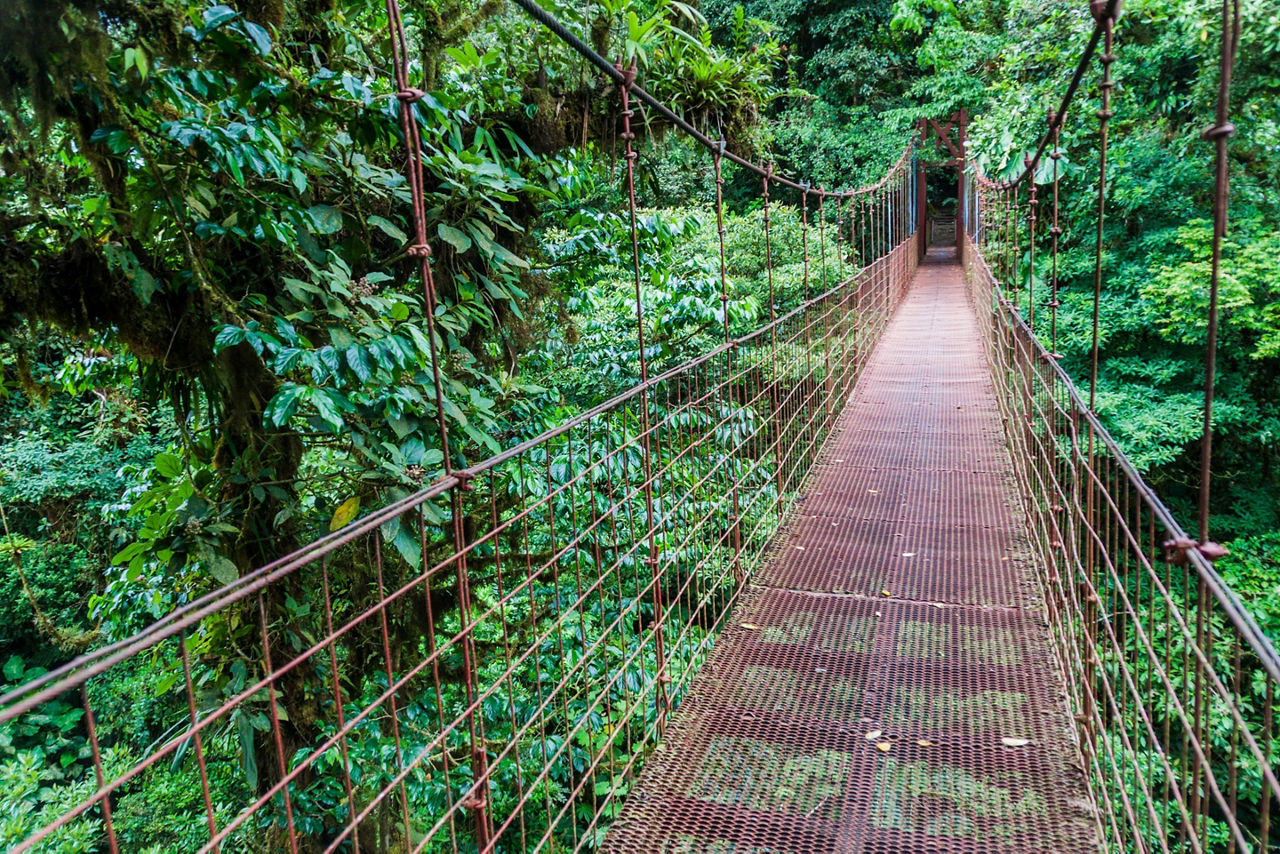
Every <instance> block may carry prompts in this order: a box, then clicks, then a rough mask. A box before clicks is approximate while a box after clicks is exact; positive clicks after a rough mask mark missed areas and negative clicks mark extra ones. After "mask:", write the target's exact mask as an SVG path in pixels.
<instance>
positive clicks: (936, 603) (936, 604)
mask: <svg viewBox="0 0 1280 854" xmlns="http://www.w3.org/2000/svg"><path fill="white" fill-rule="evenodd" d="M933 607H935V608H945V607H947V606H946V605H943V604H942V603H941V602H934V603H933Z"/></svg>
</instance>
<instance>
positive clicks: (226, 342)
mask: <svg viewBox="0 0 1280 854" xmlns="http://www.w3.org/2000/svg"><path fill="white" fill-rule="evenodd" d="M245 335H246V333H245V331H244V330H243V329H241V328H240V327H239V326H224V327H222V328H221V329H219V330H218V334H217V336H215V337H214V339H213V352H215V353H218V352H221V351H222V350H225V349H227V348H228V347H234V346H235V345H237V344H239V343H241V342H242V341H244V339H245Z"/></svg>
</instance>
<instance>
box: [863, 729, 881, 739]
mask: <svg viewBox="0 0 1280 854" xmlns="http://www.w3.org/2000/svg"><path fill="white" fill-rule="evenodd" d="M882 735H884V730H882V729H873V730H871V732H869V733H867V734H866V735H864V736H863V738H865V739H866V740H867V741H875V740H876V739H877V738H879V737H880V736H882Z"/></svg>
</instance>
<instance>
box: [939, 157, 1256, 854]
mask: <svg viewBox="0 0 1280 854" xmlns="http://www.w3.org/2000/svg"><path fill="white" fill-rule="evenodd" d="M968 183H969V184H970V187H969V191H970V193H971V196H972V197H974V198H973V202H975V203H977V204H976V206H977V207H978V208H979V210H980V211H982V212H983V213H981V214H980V215H979V216H975V217H973V219H972V221H971V222H969V223H967V228H966V230H965V231H964V232H963V233H962V235H961V239H962V240H963V241H965V242H966V243H967V244H968V247H969V248H968V249H967V250H966V251H965V253H964V257H965V259H966V262H967V269H968V273H969V277H970V287H971V294H972V297H973V300H974V303H975V306H976V309H977V312H978V318H979V323H980V325H981V327H982V332H983V338H984V342H985V345H986V349H987V354H988V357H989V360H990V363H991V369H992V372H993V376H994V379H995V383H996V389H997V396H998V398H999V400H1000V405H1001V411H1002V415H1003V417H1004V420H1005V426H1006V431H1007V434H1008V439H1009V442H1010V445H1011V449H1012V455H1013V460H1014V468H1015V471H1016V474H1017V479H1018V481H1019V485H1020V487H1021V492H1022V495H1023V498H1024V500H1025V504H1026V507H1027V511H1028V519H1029V522H1030V524H1031V529H1032V541H1033V547H1034V549H1035V551H1036V553H1037V555H1038V565H1039V567H1040V568H1041V572H1042V579H1041V580H1042V583H1043V587H1044V591H1045V597H1046V605H1047V609H1048V616H1049V620H1050V624H1051V628H1052V632H1053V635H1054V638H1055V642H1056V651H1057V655H1058V657H1059V659H1060V665H1061V667H1062V669H1063V672H1064V673H1065V674H1066V688H1067V691H1068V696H1069V701H1070V703H1071V707H1072V708H1071V710H1072V712H1073V714H1074V715H1075V719H1076V721H1077V724H1078V730H1079V742H1080V745H1081V748H1082V751H1083V758H1084V762H1085V766H1086V767H1085V771H1086V774H1087V775H1088V776H1089V778H1090V781H1091V784H1092V790H1093V794H1094V798H1095V800H1096V802H1097V806H1098V811H1099V812H1098V814H1099V818H1100V824H1101V829H1102V832H1103V837H1104V839H1106V840H1107V842H1108V845H1107V847H1108V850H1114V851H1132V852H1149V851H1161V852H1265V851H1270V850H1275V849H1276V847H1277V845H1278V844H1280V834H1277V832H1276V831H1275V829H1274V821H1273V819H1272V816H1273V812H1274V810H1275V809H1276V808H1277V806H1278V805H1280V801H1277V797H1278V796H1280V783H1278V782H1277V778H1276V769H1275V765H1274V763H1275V756H1274V750H1273V746H1272V745H1273V738H1274V702H1275V696H1276V693H1277V679H1280V656H1277V654H1276V651H1275V649H1274V648H1273V646H1272V645H1271V643H1270V641H1269V640H1268V639H1267V638H1266V637H1265V635H1263V633H1262V631H1261V630H1260V629H1259V628H1258V626H1257V625H1256V623H1255V622H1254V621H1253V619H1252V618H1251V616H1250V615H1249V613H1248V612H1247V611H1246V610H1245V608H1244V607H1243V606H1242V605H1241V604H1240V602H1239V600H1238V599H1237V598H1236V596H1235V595H1234V594H1233V593H1232V592H1231V590H1230V589H1229V588H1228V587H1227V585H1226V584H1225V583H1224V582H1223V580H1222V578H1221V577H1220V576H1219V575H1218V574H1217V572H1216V571H1215V570H1214V568H1213V564H1212V562H1211V560H1210V559H1209V558H1211V557H1213V556H1214V555H1213V553H1212V552H1211V550H1207V549H1202V548H1201V547H1200V546H1199V545H1198V544H1197V542H1196V541H1195V540H1193V539H1190V538H1189V537H1188V535H1187V533H1186V531H1184V530H1183V528H1182V527H1181V526H1179V524H1178V523H1177V521H1176V520H1175V519H1174V518H1173V516H1172V515H1171V514H1170V512H1169V510H1168V509H1167V508H1166V507H1165V506H1164V504H1163V503H1161V501H1160V499H1159V498H1158V497H1157V496H1156V495H1155V494H1154V493H1153V492H1152V490H1151V489H1150V487H1148V486H1147V485H1146V484H1145V483H1144V482H1143V479H1142V477H1141V475H1140V474H1139V473H1138V472H1137V470H1136V469H1135V468H1134V467H1133V466H1132V465H1131V464H1130V463H1129V461H1128V460H1127V459H1126V458H1125V455H1124V453H1123V452H1122V451H1121V449H1120V448H1119V447H1118V446H1117V444H1116V443H1115V441H1114V440H1113V439H1112V438H1111V436H1110V435H1109V434H1108V433H1107V431H1106V429H1105V428H1104V427H1103V426H1102V424H1101V423H1100V422H1099V420H1098V418H1097V417H1096V415H1095V414H1093V413H1092V412H1091V411H1090V409H1089V407H1088V405H1087V403H1086V402H1085V401H1084V400H1083V399H1082V398H1081V395H1080V393H1079V392H1078V391H1077V390H1076V388H1075V386H1074V385H1073V383H1072V381H1071V379H1070V378H1069V377H1068V376H1067V374H1066V373H1065V372H1064V371H1063V369H1062V368H1061V366H1060V365H1059V364H1058V357H1057V355H1056V354H1053V353H1051V352H1050V351H1049V350H1048V349H1047V348H1046V347H1045V346H1044V345H1043V344H1042V343H1041V341H1040V340H1039V339H1038V338H1037V336H1036V335H1035V334H1033V332H1032V330H1031V327H1030V325H1029V324H1028V322H1027V320H1026V319H1024V318H1023V316H1022V313H1020V311H1019V309H1018V307H1017V306H1016V305H1015V304H1014V302H1013V301H1012V299H1011V298H1010V297H1009V296H1008V295H1007V294H1008V293H1010V291H1011V290H1013V288H1010V289H1006V288H1005V285H1006V284H1009V283H1010V280H1009V279H1007V278H1005V276H1007V275H1012V274H1014V271H1016V269H1017V265H1016V264H1015V263H1014V262H1013V261H1012V260H1010V258H1009V256H1010V254H1011V251H1012V249H1011V247H1012V246H1014V245H1016V236H1015V235H1016V229H1014V228H1013V227H1011V226H1009V224H1008V222H1007V218H1006V217H1005V216H1003V215H1002V214H1001V213H1000V208H1001V205H1000V203H999V199H998V198H976V197H977V196H981V195H983V193H982V192H981V191H980V190H979V189H978V188H975V187H974V186H973V184H974V182H972V181H969V182H968ZM1054 236H1055V238H1056V235H1054ZM989 259H996V260H995V261H990V260H989ZM1000 271H1004V275H1002V274H1001V272H1000ZM1015 287H1016V286H1015ZM1205 551H1210V552H1211V553H1209V554H1207V555H1206V554H1205V553H1204V552H1205Z"/></svg>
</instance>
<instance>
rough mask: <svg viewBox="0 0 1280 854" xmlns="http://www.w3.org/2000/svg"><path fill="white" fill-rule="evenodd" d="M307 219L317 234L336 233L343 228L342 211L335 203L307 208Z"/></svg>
mask: <svg viewBox="0 0 1280 854" xmlns="http://www.w3.org/2000/svg"><path fill="white" fill-rule="evenodd" d="M307 219H309V220H310V221H311V228H312V230H313V231H315V233H316V234H335V233H337V232H339V231H341V230H342V212H341V211H339V210H338V209H337V208H335V207H334V206H333V205H312V206H311V207H309V208H307Z"/></svg>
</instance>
